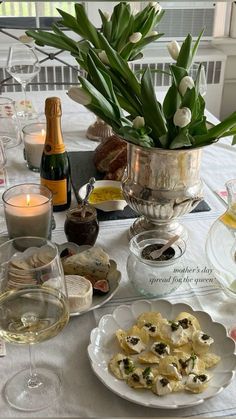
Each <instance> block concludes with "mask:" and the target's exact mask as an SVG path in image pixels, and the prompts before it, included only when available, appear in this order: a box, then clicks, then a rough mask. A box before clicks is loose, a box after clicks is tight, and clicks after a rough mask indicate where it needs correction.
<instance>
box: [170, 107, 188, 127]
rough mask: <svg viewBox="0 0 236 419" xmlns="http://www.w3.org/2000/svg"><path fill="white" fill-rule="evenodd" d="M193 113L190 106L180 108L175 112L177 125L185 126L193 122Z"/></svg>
mask: <svg viewBox="0 0 236 419" xmlns="http://www.w3.org/2000/svg"><path fill="white" fill-rule="evenodd" d="M191 117H192V113H191V111H190V109H189V108H180V109H177V111H176V112H175V114H174V124H175V126H176V127H180V128H184V127H186V126H187V125H188V124H189V123H190V122H191Z"/></svg>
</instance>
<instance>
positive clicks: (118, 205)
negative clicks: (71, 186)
mask: <svg viewBox="0 0 236 419" xmlns="http://www.w3.org/2000/svg"><path fill="white" fill-rule="evenodd" d="M104 186H113V187H115V188H120V187H121V182H118V181H117V180H96V182H95V184H94V188H101V187H104ZM86 187H87V183H86V184H85V185H83V186H81V188H80V189H79V197H80V198H81V199H83V198H84V197H85V194H86ZM91 205H93V206H94V207H95V208H97V209H100V210H102V211H105V212H109V211H122V210H123V209H124V208H125V207H126V205H127V202H126V201H125V200H124V199H119V200H117V201H114V200H113V201H103V202H98V203H94V204H91Z"/></svg>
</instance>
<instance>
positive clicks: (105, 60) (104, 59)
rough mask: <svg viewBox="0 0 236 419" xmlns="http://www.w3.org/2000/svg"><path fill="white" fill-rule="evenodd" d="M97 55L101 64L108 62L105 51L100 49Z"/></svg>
mask: <svg viewBox="0 0 236 419" xmlns="http://www.w3.org/2000/svg"><path fill="white" fill-rule="evenodd" d="M98 56H99V58H100V60H101V62H102V63H103V64H109V60H108V56H107V53H106V51H101V52H99V53H98Z"/></svg>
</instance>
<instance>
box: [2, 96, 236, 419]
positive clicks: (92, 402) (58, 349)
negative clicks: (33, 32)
mask: <svg viewBox="0 0 236 419" xmlns="http://www.w3.org/2000/svg"><path fill="white" fill-rule="evenodd" d="M53 95H60V97H61V99H62V110H63V119H62V128H63V134H64V140H65V144H66V146H67V150H68V151H72V150H76V151H78V150H93V149H94V148H95V147H96V145H97V143H95V142H92V141H89V140H87V139H86V137H85V132H86V129H87V127H88V125H89V124H90V123H91V122H92V121H94V120H95V117H94V116H93V115H92V114H89V113H88V112H86V110H85V109H84V108H83V107H81V106H79V105H77V104H75V103H73V102H71V100H70V99H68V98H67V96H66V93H65V92H60V93H59V92H40V93H35V94H34V95H33V94H32V95H31V98H32V100H33V103H34V104H35V106H36V107H37V109H38V110H39V112H43V107H44V100H45V98H46V97H48V96H53ZM14 98H16V99H18V98H21V96H20V94H18V95H17V94H14ZM209 117H211V119H212V121H213V122H214V118H213V117H212V116H209ZM7 158H8V163H7V172H8V177H9V186H11V185H14V184H16V183H22V182H37V183H38V182H39V174H36V173H33V172H31V171H29V170H28V169H27V167H26V164H25V161H24V159H23V145H22V144H21V145H20V146H18V147H17V148H13V149H11V150H8V151H7ZM235 162H236V148H233V147H231V146H230V141H229V139H226V140H224V141H222V142H221V144H216V145H214V146H210V147H207V148H206V149H205V150H204V153H203V161H202V178H203V180H204V183H205V199H206V201H207V202H208V204H209V205H210V207H211V211H210V212H202V213H194V214H188V215H186V216H184V217H183V218H182V222H183V224H184V225H185V226H186V228H187V230H188V233H189V239H188V242H187V251H186V264H188V266H193V267H198V268H199V269H200V270H204V268H209V264H208V262H207V260H206V256H205V251H204V245H205V239H206V236H207V233H208V230H209V228H210V226H211V224H212V223H213V222H214V221H215V219H216V218H217V217H218V216H219V215H220V214H221V213H222V212H223V211H224V209H225V204H224V203H223V202H222V201H221V200H220V199H219V198H218V197H217V196H216V194H215V192H214V191H215V190H220V189H222V188H224V183H225V181H227V180H229V179H232V178H235V177H236V172H235ZM55 219H56V225H57V227H56V230H55V231H54V232H53V239H54V240H55V241H56V242H58V243H63V242H64V241H66V238H65V235H64V230H63V226H64V220H65V214H64V213H56V214H55ZM132 222H133V220H120V221H115V222H114V221H109V222H103V223H100V231H99V236H98V240H97V245H101V246H102V247H103V248H104V249H105V250H106V251H107V252H108V253H109V255H110V257H111V258H112V259H115V260H116V261H117V264H118V268H119V270H120V271H121V273H122V280H121V284H120V287H119V290H118V292H117V294H116V295H115V296H114V297H113V299H112V300H111V301H110V302H108V303H107V304H106V305H105V306H103V307H101V308H99V309H97V310H95V311H93V312H89V313H86V314H84V315H82V316H78V317H74V318H71V320H70V322H69V325H68V326H67V327H66V328H65V330H64V331H63V332H62V333H61V334H60V335H58V336H57V337H56V338H54V339H52V340H49V341H47V342H44V343H43V344H39V345H37V346H36V348H35V351H36V360H38V363H39V364H49V365H50V366H52V367H54V368H55V369H57V370H61V374H62V379H63V394H62V396H61V397H60V399H59V400H58V401H57V403H56V405H55V406H52V407H50V408H48V409H45V410H43V411H41V412H35V413H33V414H32V413H30V414H27V413H25V412H19V411H16V410H14V409H12V408H10V407H9V406H8V404H7V403H6V402H5V400H4V399H3V398H2V396H0V417H111V416H112V417H156V416H158V417H173V416H176V417H199V416H204V417H222V416H227V415H228V416H232V415H236V385H235V381H234V382H232V383H231V384H230V385H229V386H228V387H227V388H226V389H225V390H224V391H223V392H222V393H220V394H219V395H217V396H216V397H214V398H212V399H211V400H208V401H206V402H204V403H203V404H202V405H199V406H195V407H191V408H186V409H179V410H176V411H174V412H173V410H161V409H153V408H146V407H142V406H138V405H135V404H133V403H131V402H128V401H126V400H123V399H122V398H120V397H118V396H117V395H115V394H114V393H112V392H111V391H110V390H109V389H107V388H106V387H105V386H104V385H103V384H102V383H101V382H100V381H99V380H98V378H97V377H96V376H95V375H94V373H93V371H92V369H91V366H90V363H89V359H88V355H87V346H88V343H89V336H90V331H91V330H92V329H93V328H94V327H96V325H97V323H98V320H99V319H100V318H101V316H102V315H104V314H106V313H111V312H112V311H113V310H114V308H115V307H117V306H118V305H120V304H123V303H127V304H129V303H131V302H132V301H134V300H136V299H138V298H141V297H140V296H139V295H138V294H137V292H136V291H135V290H134V289H133V287H132V286H131V284H130V283H129V281H128V277H127V273H126V260H127V256H128V252H129V250H128V238H127V232H128V228H129V226H130V225H131V223H132ZM0 231H1V235H2V236H3V235H4V234H5V233H6V226H5V222H4V218H1V219H0ZM208 278H209V274H206V273H202V274H201V275H195V276H193V277H192V279H191V281H190V282H189V283H188V284H182V285H181V286H180V288H179V289H178V290H177V291H176V292H175V293H174V294H173V295H170V296H169V297H168V298H167V299H168V300H169V301H171V302H179V301H181V302H184V303H188V304H190V305H191V306H192V307H193V308H194V309H203V310H205V311H207V312H208V313H209V314H210V315H211V316H212V318H213V319H214V320H216V321H220V322H222V323H223V324H225V326H226V327H227V328H231V327H232V326H233V325H236V300H235V299H231V298H230V297H227V296H226V295H225V294H224V293H223V291H221V290H220V289H219V287H218V285H217V284H216V283H215V282H213V283H209V282H208V281H207V279H208ZM200 279H202V280H203V282H202V281H200ZM27 363H28V351H27V348H24V347H17V346H14V345H7V355H6V357H4V358H0V384H1V387H3V385H4V383H5V382H6V380H7V379H8V378H9V377H11V375H13V374H14V373H15V372H16V371H17V370H19V369H20V368H21V367H24V366H26V365H27Z"/></svg>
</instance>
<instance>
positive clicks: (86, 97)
mask: <svg viewBox="0 0 236 419" xmlns="http://www.w3.org/2000/svg"><path fill="white" fill-rule="evenodd" d="M67 94H68V96H69V97H70V98H71V99H72V100H74V101H75V102H77V103H80V104H81V105H84V106H87V105H89V104H90V103H91V102H92V97H91V95H90V94H89V93H88V92H86V90H84V89H83V87H71V88H70V89H69V91H68V92H67Z"/></svg>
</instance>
